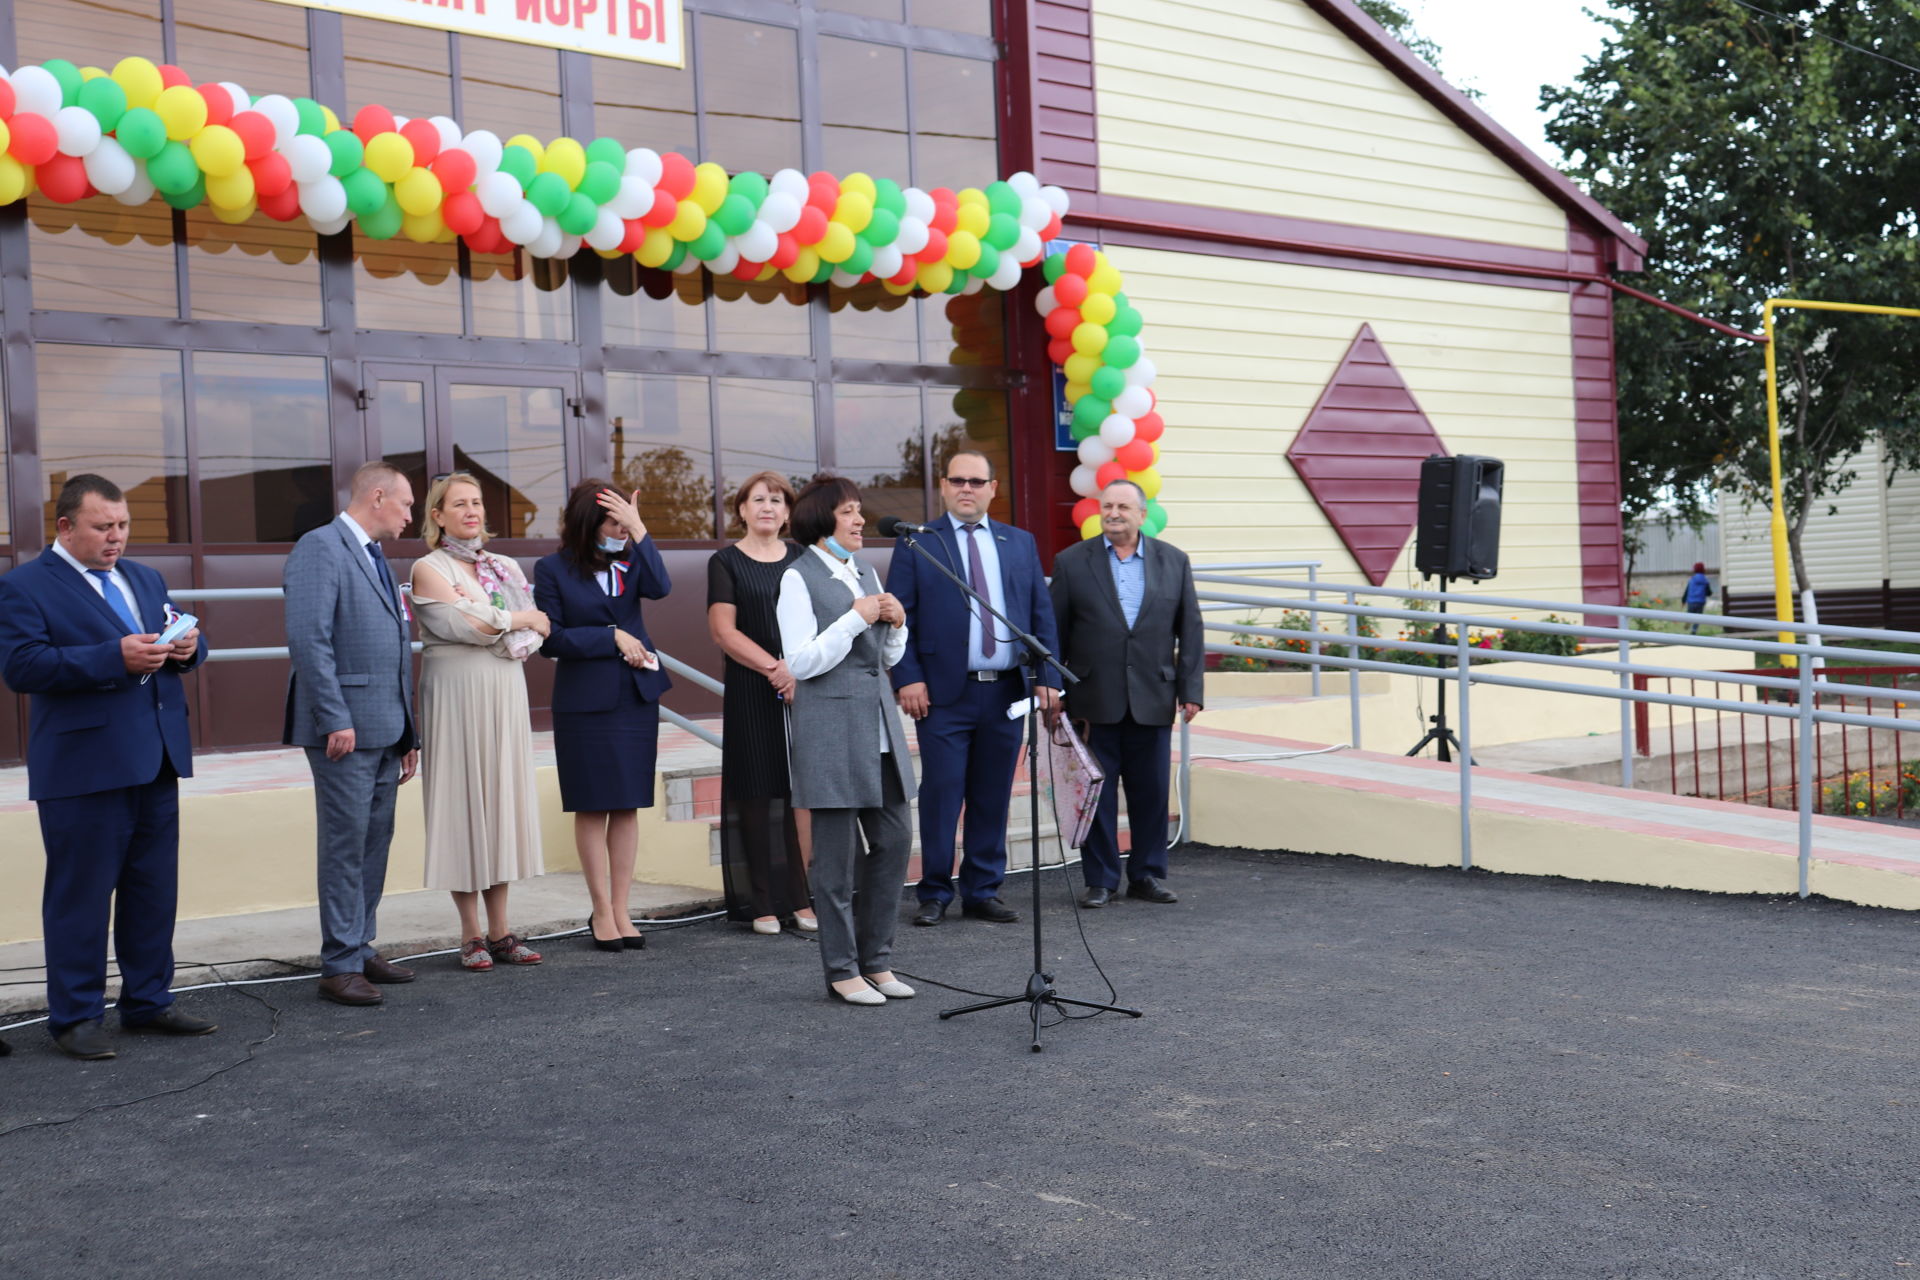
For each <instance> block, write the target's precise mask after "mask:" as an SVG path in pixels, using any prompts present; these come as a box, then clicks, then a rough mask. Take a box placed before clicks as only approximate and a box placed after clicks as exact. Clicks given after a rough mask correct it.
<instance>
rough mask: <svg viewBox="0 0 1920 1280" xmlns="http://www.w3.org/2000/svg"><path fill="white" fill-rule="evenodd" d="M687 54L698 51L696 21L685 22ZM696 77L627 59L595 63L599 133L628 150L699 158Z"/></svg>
mask: <svg viewBox="0 0 1920 1280" xmlns="http://www.w3.org/2000/svg"><path fill="white" fill-rule="evenodd" d="M682 21H683V23H684V25H685V30H686V35H685V37H684V43H683V44H682V45H681V47H682V48H686V49H691V48H692V47H693V38H692V34H693V19H692V17H691V16H686V17H683V19H682ZM693 111H694V106H693V77H692V76H690V75H688V74H687V73H686V72H685V71H683V70H681V69H680V68H678V67H656V66H652V65H650V64H648V63H645V62H633V61H630V60H628V59H626V58H595V59H593V128H594V132H595V133H598V134H602V135H605V136H607V137H612V138H617V139H619V141H620V144H621V145H622V146H625V147H651V148H652V149H653V150H655V151H659V152H663V153H664V152H668V151H678V152H679V153H680V154H681V155H683V156H688V157H697V156H698V155H699V153H700V141H699V136H698V133H697V130H696V128H695V125H694V114H693Z"/></svg>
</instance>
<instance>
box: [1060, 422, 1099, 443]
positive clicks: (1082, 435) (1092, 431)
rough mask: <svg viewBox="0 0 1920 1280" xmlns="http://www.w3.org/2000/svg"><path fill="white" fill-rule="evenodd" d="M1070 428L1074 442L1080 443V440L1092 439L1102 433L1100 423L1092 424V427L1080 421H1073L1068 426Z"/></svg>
mask: <svg viewBox="0 0 1920 1280" xmlns="http://www.w3.org/2000/svg"><path fill="white" fill-rule="evenodd" d="M1068 430H1069V431H1070V432H1072V433H1073V442H1074V443H1075V444H1078V443H1080V441H1082V440H1089V439H1092V438H1093V437H1094V436H1097V435H1099V434H1100V428H1099V426H1098V425H1095V426H1091V427H1083V426H1081V425H1080V424H1079V423H1078V422H1075V423H1073V424H1072V425H1071V426H1070V427H1069V428H1068Z"/></svg>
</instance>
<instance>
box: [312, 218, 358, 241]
mask: <svg viewBox="0 0 1920 1280" xmlns="http://www.w3.org/2000/svg"><path fill="white" fill-rule="evenodd" d="M307 221H308V222H309V223H311V224H312V226H313V229H314V230H315V231H316V232H318V233H319V234H320V235H323V236H337V235H339V234H340V233H341V232H342V231H345V230H346V229H347V227H348V226H349V225H350V224H351V223H352V222H353V217H352V216H351V215H350V214H345V213H343V214H341V215H340V216H339V217H337V218H327V219H324V220H321V221H315V220H314V219H312V218H308V219H307Z"/></svg>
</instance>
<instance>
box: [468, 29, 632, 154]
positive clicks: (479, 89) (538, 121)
mask: <svg viewBox="0 0 1920 1280" xmlns="http://www.w3.org/2000/svg"><path fill="white" fill-rule="evenodd" d="M609 2H610V3H611V2H612V0H609ZM456 38H457V39H458V40H459V41H460V127H461V128H462V129H465V130H467V131H468V132H472V131H473V130H475V129H491V130H493V132H495V133H497V134H499V135H500V137H501V140H502V141H504V140H506V139H508V138H511V137H512V136H513V135H514V134H516V133H530V134H532V135H533V136H534V137H536V138H538V139H540V141H541V142H543V143H544V142H551V141H552V140H553V139H555V138H557V137H559V136H560V135H561V134H562V133H564V132H566V131H565V130H564V129H562V128H561V127H560V53H559V51H558V50H557V49H541V48H538V47H536V46H534V45H530V44H515V43H513V42H511V41H508V40H483V39H481V38H479V37H477V36H459V37H456ZM634 145H635V146H638V145H640V144H638V143H635V144H634Z"/></svg>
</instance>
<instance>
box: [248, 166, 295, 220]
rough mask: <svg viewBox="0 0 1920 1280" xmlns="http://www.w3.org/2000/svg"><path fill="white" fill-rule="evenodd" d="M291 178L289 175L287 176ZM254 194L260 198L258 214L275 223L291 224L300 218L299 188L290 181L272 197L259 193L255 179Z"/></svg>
mask: <svg viewBox="0 0 1920 1280" xmlns="http://www.w3.org/2000/svg"><path fill="white" fill-rule="evenodd" d="M289 176H291V175H289ZM254 181H255V185H254V194H255V195H257V196H259V198H260V212H262V213H264V214H266V215H267V216H268V217H269V218H272V219H273V220H274V221H275V222H292V221H293V220H294V219H295V218H297V217H299V216H300V188H299V187H296V186H294V185H293V183H292V182H291V181H289V182H288V183H287V185H286V186H284V187H282V188H281V189H280V190H279V191H278V192H276V193H275V194H273V195H266V194H264V193H263V192H261V191H260V188H259V180H258V179H255V180H254Z"/></svg>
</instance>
